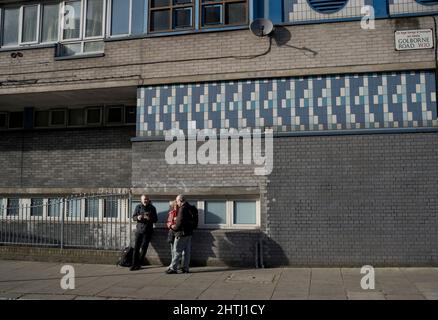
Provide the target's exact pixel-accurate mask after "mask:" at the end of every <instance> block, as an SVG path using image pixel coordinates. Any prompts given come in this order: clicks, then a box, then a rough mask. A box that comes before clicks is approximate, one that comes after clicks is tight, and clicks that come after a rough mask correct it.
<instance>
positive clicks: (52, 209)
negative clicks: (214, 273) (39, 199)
mask: <svg viewBox="0 0 438 320" xmlns="http://www.w3.org/2000/svg"><path fill="white" fill-rule="evenodd" d="M61 204H62V199H60V198H50V199H48V207H47V209H48V212H47V215H48V216H49V217H60V216H61V209H62V206H61Z"/></svg>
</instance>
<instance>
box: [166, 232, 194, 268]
mask: <svg viewBox="0 0 438 320" xmlns="http://www.w3.org/2000/svg"><path fill="white" fill-rule="evenodd" d="M191 249H192V236H184V237H175V242H174V243H173V257H172V262H171V263H170V266H169V269H172V270H174V271H177V268H178V265H179V262H180V260H181V259H182V257H183V256H184V259H183V264H182V266H183V269H184V270H185V271H189V266H190V254H191Z"/></svg>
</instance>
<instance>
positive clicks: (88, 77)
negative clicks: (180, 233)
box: [0, 0, 438, 266]
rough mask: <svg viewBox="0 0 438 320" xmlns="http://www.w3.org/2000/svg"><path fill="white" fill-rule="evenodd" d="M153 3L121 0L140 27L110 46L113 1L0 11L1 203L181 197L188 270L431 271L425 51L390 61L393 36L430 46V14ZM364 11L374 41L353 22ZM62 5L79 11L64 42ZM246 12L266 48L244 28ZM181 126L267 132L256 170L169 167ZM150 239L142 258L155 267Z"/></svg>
mask: <svg viewBox="0 0 438 320" xmlns="http://www.w3.org/2000/svg"><path fill="white" fill-rule="evenodd" d="M161 2H162V3H161V4H160V1H155V2H154V1H144V0H140V1H137V0H131V1H127V3H129V5H127V7H128V9H127V10H128V11H129V10H134V8H135V7H136V6H139V7H138V8H141V10H143V11H141V12H143V13H144V15H143V16H144V19H143V20H142V19H140V20H135V19H134V18H133V17H132V16H133V15H132V14H131V15H128V16H129V17H130V18H128V21H127V25H130V27H129V28H127V29H126V30H127V34H124V33H123V32H122V31H120V32H119V31H118V30H119V29H123V26H124V25H123V23H119V22H118V21H119V20H120V21H123V15H122V14H121V13H120V16H119V12H124V11H123V10H124V9H122V7H117V5H118V1H116V0H113V1H103V0H88V1H66V2H61V3H59V2H56V1H55V2H53V1H52V2H44V1H42V2H35V3H32V4H31V5H27V4H26V2H25V1H21V2H18V1H17V2H14V1H0V10H1V17H2V18H1V19H0V20H1V21H2V24H1V26H2V28H0V30H2V37H1V38H2V46H1V47H0V130H1V131H0V135H1V139H0V164H1V167H2V170H1V173H0V199H3V203H6V204H7V203H8V199H9V198H20V199H30V198H33V197H39V198H49V197H53V196H57V197H60V196H64V195H68V194H73V193H96V192H102V191H103V192H104V191H108V190H115V189H120V190H124V191H126V190H130V191H131V192H132V194H133V195H134V197H138V196H139V195H140V194H141V193H148V194H150V196H151V198H152V199H153V201H154V202H155V203H157V204H158V206H159V211H160V210H161V211H163V210H165V204H166V202H167V201H168V200H170V199H171V198H172V197H174V196H175V195H177V194H179V193H185V194H187V196H188V198H189V199H190V200H191V201H192V202H196V203H197V204H198V207H199V208H200V209H201V210H200V212H201V227H200V229H199V230H198V232H197V234H196V235H195V239H194V240H195V241H194V245H193V246H194V253H193V255H194V257H193V258H194V260H197V261H199V262H200V263H209V262H224V263H226V264H254V260H255V255H256V254H261V255H262V256H263V260H264V264H265V265H268V266H275V265H293V266H335V265H364V264H373V265H376V266H377V265H391V266H392V265H416V266H423V265H436V264H437V261H438V260H437V259H438V245H437V243H438V242H437V240H438V239H437V228H438V217H437V212H438V200H437V199H438V197H437V191H436V190H437V188H436V186H437V182H438V164H437V163H438V162H437V160H438V159H437V158H438V155H437V152H436V149H435V148H434V147H436V145H437V142H436V141H437V139H436V138H437V127H438V118H437V105H436V63H437V59H436V51H435V50H434V49H423V50H405V51H397V50H395V40H394V32H395V31H400V30H432V34H433V37H436V30H435V28H436V27H435V21H434V20H435V18H436V14H437V13H438V2H437V3H436V4H435V3H431V1H428V3H427V4H425V3H423V2H422V1H415V0H388V1H372V0H348V1H319V2H316V1H310V0H309V1H307V0H284V1H280V0H276V1H257V0H249V1H222V2H220V4H218V3H216V4H212V3H210V4H208V3H207V4H204V3H201V1H185V2H184V1H183V2H178V1H176V2H175V1H170V2H169V3H168V4H163V3H164V2H166V3H167V1H164V2H163V1H161ZM79 3H80V4H82V6H80V5H79V7H77V5H78V4H79ZM170 3H172V4H170ZM318 3H322V4H325V6H324V5H322V4H318ZM341 3H342V5H340V4H341ZM32 5H33V7H32ZM50 5H51V6H52V7H50ZM99 5H102V8H103V9H102V14H101V15H99V13H97V14H96V15H95V16H94V18H95V20H96V21H97V22H98V23H97V24H96V23H91V22H89V21H90V18H85V17H89V15H91V16H92V15H93V14H92V9H93V8H94V12H99V10H97V9H96V8H99ZM53 6H54V7H53ZM69 6H70V7H69ZM364 6H372V7H373V8H374V10H373V12H374V14H375V17H376V20H375V28H374V29H364V28H362V27H361V19H362V18H363V15H364V13H363V12H362V11H361V10H362V8H363V7H364ZM67 7H68V8H81V9H80V13H78V16H77V17H76V16H74V18H75V20H74V21H75V23H76V25H74V27H73V29H72V30H73V31H71V32H73V33H74V32H75V30H76V29H77V32H78V34H77V35H76V36H75V37H71V34H70V33H69V32H70V31H69V32H66V30H67V29H68V28H66V27H65V25H66V23H67V22H66V21H67V20H66V18H63V17H65V15H66V14H67V11H66V10H67V9H66V8H67ZM89 8H92V9H89ZM123 8H125V7H123ZM368 8H369V7H368ZM125 9H126V8H125ZM14 10H15V11H14ZM17 10H18V11H17ZM49 10H54V12H59V13H60V14H59V19H58V20H59V21H58V22H57V23H58V25H57V26H58V31H59V33H57V34H56V35H53V33H54V31H52V32H51V33H50V32H48V31H45V30H47V28H48V27H45V26H47V25H50V21H52V20H50V21H49V20H47V21H46V20H45V15H44V13H45V12H47V16H49V14H48V13H49ZM56 10H59V11H56ZM157 11H160V12H162V13H163V16H166V17H168V18H169V19H170V21H171V22H169V21H168V20H166V19H167V18H163V16H162V17H161V18H160V17H158V14H157V13H156V12H157ZM182 11H184V14H182ZM34 12H36V13H34ZM367 12H368V11H367ZM62 13H64V15H62ZM14 14H17V17H18V20H17V23H18V24H19V27H18V29H17V30H18V31H17V36H16V39H15V38H14V36H13V35H14V32H12V31H11V30H14V24H13V23H11V22H10V21H11V19H10V17H9V16H11V17H13V15H14ZM26 14H29V15H32V14H35V17H39V19H36V21H37V22H35V23H36V24H35V26H36V30H37V31H36V34H35V35H34V34H33V33H32V32H30V31H26V30H29V29H28V28H27V26H28V25H27V24H26V23H27V22H26V21H25V18H24V17H26ZM68 14H71V13H68ZM167 14H168V16H167ZM179 14H181V15H179ZM55 16H56V15H55ZM140 16H142V15H140ZM78 17H79V18H78ZM188 17H190V19H188ZM259 17H265V18H268V19H270V20H272V21H273V22H274V25H275V30H274V32H273V34H272V35H271V36H270V37H256V36H254V35H253V34H252V33H251V31H250V30H249V28H248V25H249V23H250V21H252V20H254V19H256V18H259ZM160 19H161V20H160ZM187 19H188V20H187ZM215 19H216V20H215ZM92 20H93V19H91V21H92ZM86 21H87V22H86ZM136 21H137V22H136ZM138 21H141V22H140V23H139V22H138ZM181 21H185V22H186V24H184V23H183V22H181ZM52 22H53V21H52ZM189 22H190V23H189ZM99 23H101V25H102V28H101V30H100V29H99V27H96V26H98V25H99ZM166 23H167V24H166ZM179 23H181V25H180V24H179ZM88 24H89V25H90V28H88ZM11 25H12V27H11ZM78 26H82V27H78ZM91 26H92V27H91ZM140 29H141V30H140ZM96 30H97V31H96ZM135 30H137V31H135ZM139 30H140V31H139ZM11 32H12V33H11ZM89 32H90V33H91V34H92V36H90V34H88V33H89ZM99 32H100V33H99ZM11 34H12V36H11ZM50 36H51V37H52V38H51V40H50V41H44V40H43V38H44V37H49V38H50ZM32 37H34V38H32ZM29 40H30V41H29ZM14 41H15V42H14ZM90 44H92V45H90ZM89 47H91V48H93V49H90V50H88V49H87V48H89ZM87 50H88V51H87ZM2 121H3V122H2ZM191 126H195V127H196V128H197V129H218V130H219V129H229V128H235V129H243V128H251V129H256V128H259V129H261V130H265V129H268V128H272V129H273V130H274V141H273V147H274V150H273V151H274V152H273V155H274V156H273V158H274V165H273V171H272V173H271V174H270V175H267V176H257V175H255V174H254V166H251V165H244V164H238V165H213V164H210V165H199V164H187V165H170V164H168V163H167V162H166V160H165V152H166V149H167V147H168V146H169V144H170V142H168V141H164V140H165V139H164V135H165V133H166V131H167V130H170V129H173V128H175V127H176V128H179V129H181V130H183V131H184V132H187V130H189V129H190V127H191ZM7 212H8V211H7V205H6V206H4V208H3V211H2V212H0V214H2V215H3V218H4V219H7V218H8V217H7ZM124 214H129V213H124ZM156 230H157V232H156V237H155V239H154V241H153V243H152V249H151V252H150V256H151V258H159V259H160V261H166V259H168V257H167V256H168V254H167V251H168V248H167V245H166V243H165V230H164V229H163V227H162V226H161V225H157V228H156ZM259 240H262V241H263V247H262V250H261V251H258V252H256V251H257V250H256V245H257V242H258V241H259Z"/></svg>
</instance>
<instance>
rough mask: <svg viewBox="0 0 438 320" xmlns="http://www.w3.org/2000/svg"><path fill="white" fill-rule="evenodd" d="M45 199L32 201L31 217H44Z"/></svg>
mask: <svg viewBox="0 0 438 320" xmlns="http://www.w3.org/2000/svg"><path fill="white" fill-rule="evenodd" d="M43 206H44V201H43V199H31V200H30V215H31V216H32V217H42V216H43V208H44V207H43Z"/></svg>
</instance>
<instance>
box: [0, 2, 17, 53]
mask: <svg viewBox="0 0 438 320" xmlns="http://www.w3.org/2000/svg"><path fill="white" fill-rule="evenodd" d="M1 9H2V10H1V18H0V21H1V24H0V38H1V42H0V48H16V47H19V46H20V39H21V23H20V21H21V6H20V5H19V6H17V5H11V6H3V7H2V8H1ZM6 9H18V29H17V33H18V34H17V36H18V38H17V43H16V44H10V45H5V44H4V43H3V41H4V37H3V34H4V32H5V26H4V23H5V13H6Z"/></svg>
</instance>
